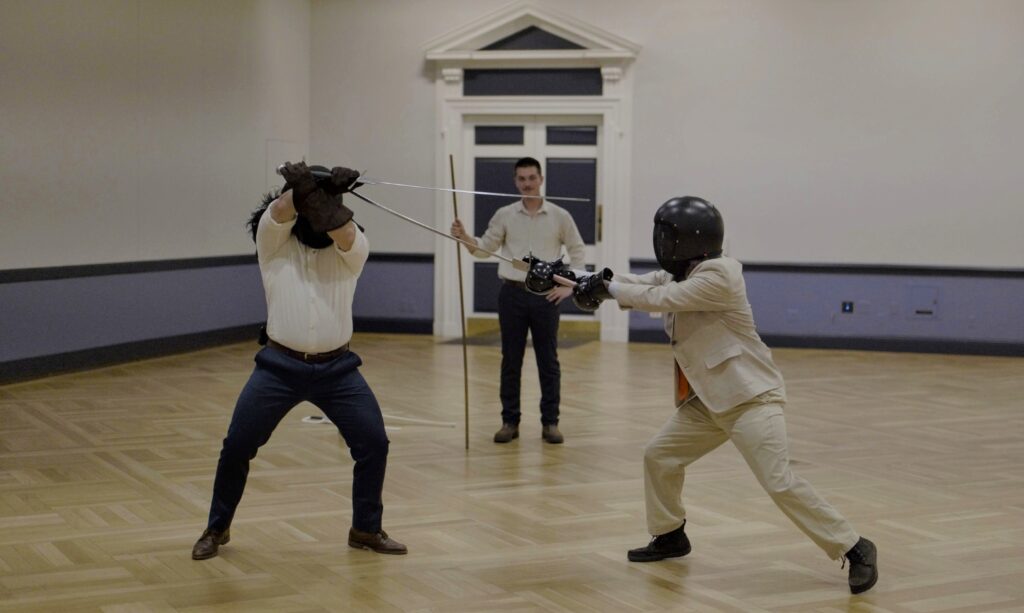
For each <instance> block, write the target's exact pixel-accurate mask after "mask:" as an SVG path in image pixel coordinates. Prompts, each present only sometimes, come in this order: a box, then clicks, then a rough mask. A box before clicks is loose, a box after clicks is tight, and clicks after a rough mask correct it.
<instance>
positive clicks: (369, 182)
mask: <svg viewBox="0 0 1024 613" xmlns="http://www.w3.org/2000/svg"><path fill="white" fill-rule="evenodd" d="M282 168H284V165H283V164H282V165H281V166H278V167H277V174H281V169H282ZM310 172H311V173H312V175H313V176H314V177H316V178H317V179H327V178H330V176H331V173H330V172H325V171H322V170H313V171H310ZM359 182H360V183H363V184H364V185H390V186H392V187H406V188H410V189H429V190H431V191H435V192H455V193H457V194H474V195H476V196H502V197H508V198H517V199H518V198H522V197H523V195H522V194H505V193H502V192H481V191H476V190H472V189H455V188H452V187H431V186H428V185H411V184H409V183H395V182H394V181H384V180H383V179H373V178H370V177H367V176H364V175H363V174H360V175H359ZM537 197H538V198H543V199H545V200H566V201H568V202H590V198H572V197H569V196H548V195H546V194H543V195H538V196H537Z"/></svg>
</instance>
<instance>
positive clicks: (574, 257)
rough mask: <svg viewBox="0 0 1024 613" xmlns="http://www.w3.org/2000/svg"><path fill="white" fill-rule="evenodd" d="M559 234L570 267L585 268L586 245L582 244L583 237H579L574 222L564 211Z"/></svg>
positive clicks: (578, 231)
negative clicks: (567, 253) (566, 252)
mask: <svg viewBox="0 0 1024 613" xmlns="http://www.w3.org/2000/svg"><path fill="white" fill-rule="evenodd" d="M561 234H562V244H563V245H565V250H566V251H568V252H569V264H570V266H571V267H572V268H583V267H584V266H586V262H585V259H584V258H585V254H586V245H585V244H584V243H583V237H582V236H580V230H579V228H577V227H576V222H575V221H574V220H573V218H572V215H570V214H569V212H568V211H566V213H565V218H564V219H563V221H562V231H561Z"/></svg>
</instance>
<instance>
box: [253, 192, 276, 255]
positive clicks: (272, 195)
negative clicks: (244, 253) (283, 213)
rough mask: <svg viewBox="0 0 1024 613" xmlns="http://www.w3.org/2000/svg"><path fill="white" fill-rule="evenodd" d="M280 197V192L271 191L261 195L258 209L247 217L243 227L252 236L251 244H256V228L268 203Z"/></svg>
mask: <svg viewBox="0 0 1024 613" xmlns="http://www.w3.org/2000/svg"><path fill="white" fill-rule="evenodd" d="M280 197H281V190H276V189H272V190H270V191H269V192H267V193H265V194H263V200H261V201H260V208H258V209H256V210H255V211H253V212H252V214H251V215H249V221H247V222H245V227H247V228H249V233H250V234H252V242H254V243H255V242H256V228H259V227H260V219H261V218H262V217H263V214H264V213H266V212H267V207H269V206H270V203H271V202H273V201H275V200H277V199H278V198H280Z"/></svg>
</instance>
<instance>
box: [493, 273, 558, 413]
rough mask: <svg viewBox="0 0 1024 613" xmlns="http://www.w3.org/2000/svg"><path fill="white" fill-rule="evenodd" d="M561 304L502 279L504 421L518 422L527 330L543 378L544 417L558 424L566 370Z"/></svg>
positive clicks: (541, 383) (500, 315) (500, 295)
mask: <svg viewBox="0 0 1024 613" xmlns="http://www.w3.org/2000/svg"><path fill="white" fill-rule="evenodd" d="M558 315H559V312H558V305H556V304H554V303H553V302H548V300H547V299H546V298H545V297H544V296H538V295H536V294H531V293H530V292H528V291H526V290H525V289H522V288H519V287H516V286H514V285H510V284H508V283H502V285H501V291H500V292H499V294H498V323H499V324H500V325H501V392H500V395H501V421H502V423H506V424H518V423H519V419H520V409H519V390H520V381H521V379H522V374H523V356H524V354H525V353H526V333H527V332H528V331H529V332H530V333H531V334H532V336H533V352H534V355H535V356H536V358H537V375H538V378H539V379H540V421H541V423H542V424H544V425H557V424H558V404H559V402H560V400H561V392H560V390H561V382H562V370H561V366H560V365H559V364H558Z"/></svg>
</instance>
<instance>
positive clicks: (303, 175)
mask: <svg viewBox="0 0 1024 613" xmlns="http://www.w3.org/2000/svg"><path fill="white" fill-rule="evenodd" d="M281 176H282V177H284V180H285V181H286V182H287V183H288V184H289V185H290V186H291V189H292V201H293V202H294V203H295V210H296V211H297V212H298V214H299V215H302V216H303V217H305V218H306V220H307V221H308V222H309V226H310V227H311V228H312V229H313V231H314V232H330V231H331V230H337V229H338V228H340V227H341V226H343V225H345V224H347V223H348V222H349V221H351V219H352V210H351V209H349V208H348V207H347V206H345V205H344V204H342V201H341V192H339V193H337V194H331V193H328V191H327V189H325V187H324V186H323V185H320V184H318V183H317V181H316V179H315V178H314V177H313V173H312V171H311V170H310V168H309V167H308V166H306V163H305V162H299V163H298V164H292V163H291V162H285V164H284V167H283V168H282V169H281ZM357 176H358V175H357ZM330 189H332V191H333V188H330Z"/></svg>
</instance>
